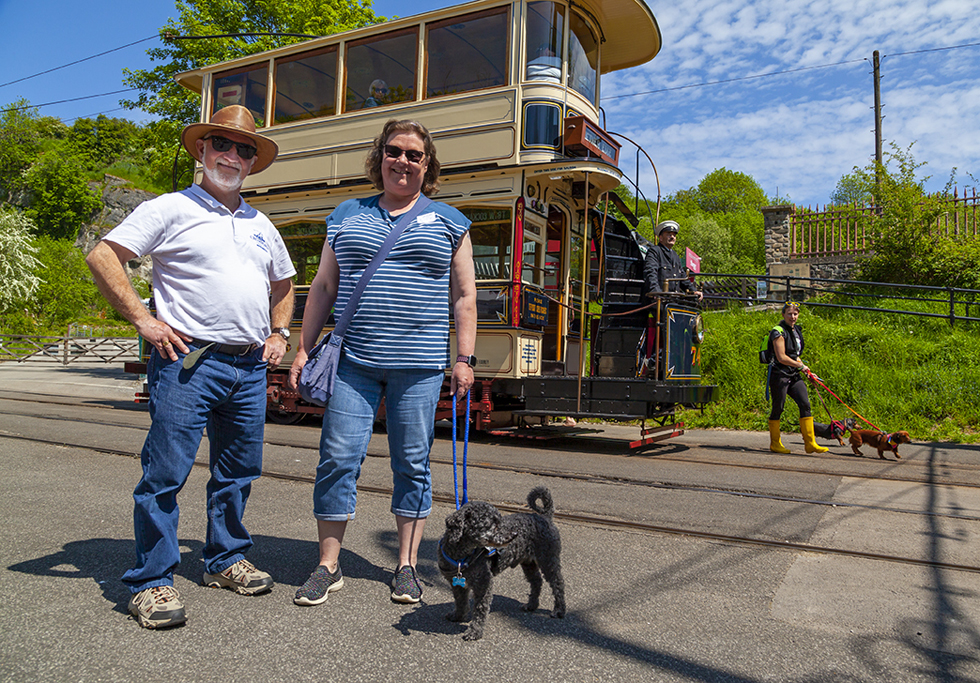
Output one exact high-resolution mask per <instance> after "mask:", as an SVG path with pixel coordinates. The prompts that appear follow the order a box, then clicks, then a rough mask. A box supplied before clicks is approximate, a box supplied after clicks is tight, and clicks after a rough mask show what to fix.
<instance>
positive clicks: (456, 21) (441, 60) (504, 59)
mask: <svg viewBox="0 0 980 683" xmlns="http://www.w3.org/2000/svg"><path fill="white" fill-rule="evenodd" d="M491 18H492V19H502V22H501V24H500V26H499V32H497V33H492V34H488V31H487V30H486V29H485V28H484V29H477V30H476V33H477V34H478V37H479V38H480V39H482V40H483V41H486V40H487V36H488V35H489V36H491V39H490V40H489V42H490V45H491V46H494V47H499V46H501V45H502V49H501V50H500V52H499V54H496V55H492V57H493V58H494V59H496V60H498V62H497V63H496V64H494V63H493V61H492V60H491V58H490V57H485V59H484V60H483V63H484V64H490V66H491V67H492V68H493V69H494V70H495V71H496V72H497V73H498V74H499V76H498V77H497V78H496V79H491V78H484V79H482V80H479V81H477V82H478V83H479V85H461V84H460V85H459V88H458V89H452V88H453V85H452V84H450V82H449V81H448V80H447V79H448V76H449V75H451V74H452V73H453V72H454V71H455V72H456V73H459V74H462V75H465V74H467V73H468V72H470V71H473V70H476V67H475V66H471V64H470V63H469V62H467V61H465V60H466V59H467V55H466V54H464V53H461V52H459V51H457V50H452V49H450V50H445V51H443V52H449V53H451V54H452V56H453V58H452V60H447V59H446V58H445V57H440V56H439V54H440V53H439V52H437V51H436V50H435V49H434V48H437V47H438V46H439V41H440V36H439V33H440V32H442V31H444V30H445V29H447V28H449V29H455V28H456V27H458V26H460V25H462V24H466V23H467V22H481V20H485V19H491ZM467 28H470V27H467ZM494 28H496V27H494ZM471 30H472V29H471ZM434 34H436V35H434ZM494 38H496V40H494ZM459 39H460V40H462V41H463V42H464V44H465V45H467V46H468V47H470V48H472V50H471V51H472V52H473V53H475V54H477V55H481V52H480V49H479V48H477V47H476V45H475V41H474V40H468V39H466V38H463V37H460V38H459ZM425 52H426V55H425V71H424V76H425V83H424V86H423V92H424V93H425V94H424V98H425V99H432V98H435V97H445V96H447V95H456V94H461V93H466V92H473V91H476V90H486V89H489V88H499V87H503V86H506V85H509V84H510V63H511V59H510V52H511V21H510V6H509V5H504V6H503V7H494V8H492V9H488V10H484V11H482V12H474V13H472V14H466V15H463V16H459V17H452V18H450V19H444V20H442V21H437V22H433V23H431V24H426V27H425ZM478 61H479V60H478ZM447 65H448V68H447ZM443 71H445V72H446V78H441V80H442V81H443V85H442V88H441V89H440V90H433V89H432V83H433V81H434V80H436V79H439V78H440V77H441V76H442V73H441V72H443ZM434 73H435V74H436V78H433V74H434ZM488 80H490V81H491V82H487V81H488ZM470 83H472V79H470Z"/></svg>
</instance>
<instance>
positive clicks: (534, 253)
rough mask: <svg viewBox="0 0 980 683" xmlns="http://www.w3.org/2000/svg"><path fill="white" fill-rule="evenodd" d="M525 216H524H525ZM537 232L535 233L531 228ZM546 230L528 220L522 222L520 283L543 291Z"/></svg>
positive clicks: (542, 226)
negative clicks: (522, 250)
mask: <svg viewBox="0 0 980 683" xmlns="http://www.w3.org/2000/svg"><path fill="white" fill-rule="evenodd" d="M525 216H526V214H525ZM532 226H533V228H534V229H536V230H538V232H537V233H535V232H534V230H532V229H531V228H532ZM546 233H547V228H546V227H545V226H544V225H538V224H537V223H533V222H531V221H530V220H525V222H524V247H523V249H524V253H523V254H522V257H521V281H522V282H524V283H526V284H530V285H534V286H536V287H541V288H542V289H544V276H545V254H546V251H547V249H546V247H547V245H546V244H545V234H546Z"/></svg>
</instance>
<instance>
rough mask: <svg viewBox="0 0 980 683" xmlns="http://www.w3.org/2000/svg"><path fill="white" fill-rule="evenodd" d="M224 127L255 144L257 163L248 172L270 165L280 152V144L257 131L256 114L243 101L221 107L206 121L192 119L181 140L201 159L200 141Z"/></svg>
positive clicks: (181, 135) (189, 151)
mask: <svg viewBox="0 0 980 683" xmlns="http://www.w3.org/2000/svg"><path fill="white" fill-rule="evenodd" d="M222 131H226V132H229V133H238V134H239V135H244V136H245V137H247V138H249V139H250V140H251V141H252V144H253V145H255V148H256V150H258V151H257V152H256V153H255V164H254V165H253V166H252V170H251V171H250V172H249V175H252V174H253V173H258V172H259V171H264V170H265V169H267V168H269V166H270V165H271V164H272V162H273V161H275V160H276V157H277V156H279V145H277V144H276V143H275V142H273V141H272V140H270V139H269V138H267V137H265V136H264V135H259V134H258V133H256V132H255V117H253V116H252V112H251V111H249V110H248V109H247V108H245V107H243V106H242V105H240V104H232V105H230V106H228V107H225V108H223V109H219V110H218V111H217V112H215V113H214V115H213V116H212V117H211V120H210V121H209V122H207V123H192V124H190V125H188V126H186V127H185V128H184V131H183V132H182V133H181V134H180V142H181V144H183V145H184V149H186V150H187V153H188V154H190V155H191V156H192V157H194V158H195V159H197V160H198V161H201V157H200V156H199V155H198V153H197V141H198V140H200V139H201V138H204V137H207V135H208V134H209V133H217V134H219V135H220V134H221V132H222Z"/></svg>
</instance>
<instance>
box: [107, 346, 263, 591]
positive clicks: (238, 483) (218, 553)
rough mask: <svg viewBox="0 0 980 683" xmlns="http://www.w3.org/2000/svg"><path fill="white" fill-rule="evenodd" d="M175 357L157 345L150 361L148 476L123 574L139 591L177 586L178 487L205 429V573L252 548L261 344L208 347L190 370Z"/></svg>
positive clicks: (144, 457)
mask: <svg viewBox="0 0 980 683" xmlns="http://www.w3.org/2000/svg"><path fill="white" fill-rule="evenodd" d="M188 346H189V348H190V349H191V350H192V351H193V350H194V349H195V348H197V347H196V346H195V345H193V344H188ZM177 356H178V359H177V360H176V361H171V360H170V359H169V358H163V357H162V356H160V354H159V353H157V352H156V351H154V352H153V353H152V354H151V355H150V360H149V363H148V365H147V383H148V386H149V391H150V417H151V419H152V424H151V425H150V431H149V433H148V434H147V435H146V441H145V442H144V444H143V452H142V454H141V456H140V460H141V462H142V464H143V478H142V479H140V482H139V484H137V485H136V490H135V491H133V499H134V500H135V503H136V504H135V508H134V511H133V524H134V527H135V531H136V566H135V567H133V568H132V569H130V570H129V571H127V572H126V573H125V574H124V575H123V581H124V582H125V583H126V584H127V585H128V586H129V589H130V590H131V591H132V592H133V593H138V592H140V591H142V590H145V589H147V588H153V587H155V586H172V585H173V572H174V569H175V568H176V567H177V565H178V564H179V563H180V548H179V546H178V543H177V520H178V516H179V513H180V510H179V508H178V506H177V493H178V492H179V491H180V490H181V489H182V488H183V486H184V483H185V482H186V481H187V477H188V475H189V474H190V471H191V466H192V465H193V464H194V459H195V456H196V455H197V450H198V448H199V446H200V445H201V436H202V433H203V431H204V429H205V428H207V433H208V441H209V442H210V447H211V449H210V463H209V465H210V470H211V479H210V481H208V485H207V501H208V529H207V540H206V544H205V547H204V568H205V571H207V572H208V573H209V574H214V573H217V572H221V571H224V570H225V569H227V568H228V567H230V566H231V565H233V564H235V563H236V562H238V561H239V560H240V559H242V558H243V553H244V552H245V551H247V550H248V549H249V548H251V547H252V537H251V536H249V533H248V531H246V530H245V527H244V526H243V525H242V514H243V513H244V512H245V503H246V501H247V500H248V495H249V493H250V492H251V486H252V481H253V480H255V479H257V478H258V477H259V475H260V474H261V473H262V437H263V434H264V432H265V404H266V398H265V395H266V376H265V375H266V363H265V362H264V361H262V348H261V347H260V348H259V349H257V350H256V351H253V352H252V353H250V354H248V355H245V356H230V355H227V354H224V353H216V352H213V351H211V352H207V353H205V354H204V356H203V357H202V358H201V359H200V360H199V361H198V363H197V364H196V365H195V366H194V367H193V368H191V369H190V370H185V369H184V368H183V366H182V361H183V358H184V356H183V354H181V353H180V352H178V353H177Z"/></svg>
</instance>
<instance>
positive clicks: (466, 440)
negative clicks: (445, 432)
mask: <svg viewBox="0 0 980 683" xmlns="http://www.w3.org/2000/svg"><path fill="white" fill-rule="evenodd" d="M456 410H457V408H456V394H455V393H454V394H453V493H454V494H455V496H456V509H457V510H458V509H459V508H460V507H462V506H463V505H466V503H468V502H469V499H468V498H467V496H466V451H467V450H468V448H469V445H470V392H469V389H467V390H466V427H465V428H464V429H463V502H462V503H460V502H459V477H458V474H457V468H456Z"/></svg>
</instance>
